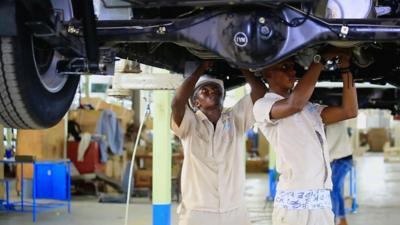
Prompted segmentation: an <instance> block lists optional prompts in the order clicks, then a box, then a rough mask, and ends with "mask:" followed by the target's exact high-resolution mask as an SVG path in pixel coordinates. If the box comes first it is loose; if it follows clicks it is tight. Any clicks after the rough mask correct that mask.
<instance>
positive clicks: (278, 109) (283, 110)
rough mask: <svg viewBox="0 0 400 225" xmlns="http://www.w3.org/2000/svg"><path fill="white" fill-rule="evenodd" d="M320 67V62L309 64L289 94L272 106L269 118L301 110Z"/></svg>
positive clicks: (279, 117) (309, 95)
mask: <svg viewBox="0 0 400 225" xmlns="http://www.w3.org/2000/svg"><path fill="white" fill-rule="evenodd" d="M322 68H323V66H322V65H321V64H317V63H313V64H311V66H310V69H309V70H308V71H307V72H306V73H305V75H304V76H303V78H302V79H301V80H300V81H299V83H298V84H297V85H296V87H295V88H294V89H293V92H292V93H291V94H290V96H289V97H288V98H285V99H282V100H280V101H277V102H276V103H275V104H274V105H273V106H272V109H271V112H270V117H271V119H281V118H285V117H288V116H291V115H293V114H295V113H297V112H299V111H301V110H302V109H303V107H304V106H305V105H306V104H307V102H308V101H309V100H310V98H311V95H312V93H313V92H314V88H315V84H316V83H317V81H318V78H319V75H320V73H321V71H322Z"/></svg>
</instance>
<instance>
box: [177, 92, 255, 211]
mask: <svg viewBox="0 0 400 225" xmlns="http://www.w3.org/2000/svg"><path fill="white" fill-rule="evenodd" d="M252 108H253V103H252V101H251V98H250V96H245V97H244V98H242V99H241V100H240V101H239V102H238V103H237V104H236V105H235V106H233V107H232V108H228V109H224V110H223V111H222V114H221V117H220V118H219V120H218V122H217V125H216V127H215V129H214V126H213V124H212V123H211V122H210V121H209V120H208V118H207V117H206V115H205V114H204V113H202V112H201V111H200V110H199V111H197V112H196V113H194V112H193V111H192V110H191V109H190V108H189V107H188V106H186V111H185V115H184V117H183V120H182V123H181V125H180V127H178V126H177V125H176V123H175V122H174V121H173V120H172V130H173V131H174V133H175V134H176V135H177V136H178V137H179V138H180V139H181V141H182V145H183V149H184V156H185V158H184V161H183V165H182V174H181V190H182V205H183V206H184V207H185V208H186V209H190V210H201V211H209V212H227V211H230V210H233V209H236V208H239V207H240V206H242V205H243V204H244V185H245V169H244V158H243V157H244V155H245V151H244V146H245V145H244V138H245V132H246V131H247V130H248V129H249V128H251V127H252V126H253V124H254V122H255V121H254V117H253V113H252Z"/></svg>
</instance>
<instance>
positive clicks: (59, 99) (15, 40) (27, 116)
mask: <svg viewBox="0 0 400 225" xmlns="http://www.w3.org/2000/svg"><path fill="white" fill-rule="evenodd" d="M26 15H28V13H26V10H25V9H24V7H23V6H22V5H21V4H17V7H16V18H17V30H18V36H16V37H0V123H1V124H3V125H4V126H6V127H13V128H22V129H36V128H48V127H51V126H53V125H55V124H56V123H58V122H59V121H60V120H61V119H62V117H63V116H64V115H65V113H66V112H67V111H68V109H69V107H70V105H71V102H72V100H73V98H74V96H75V92H76V88H77V86H78V83H79V79H80V77H79V76H66V75H60V74H57V71H56V64H57V61H58V59H60V57H61V55H60V54H59V53H58V52H57V51H55V50H54V49H52V48H51V47H50V46H48V44H47V43H45V42H44V41H41V40H39V39H37V38H35V37H33V35H32V34H31V33H30V31H29V29H28V28H27V27H25V25H24V23H25V21H28V18H26V17H27V16H26Z"/></svg>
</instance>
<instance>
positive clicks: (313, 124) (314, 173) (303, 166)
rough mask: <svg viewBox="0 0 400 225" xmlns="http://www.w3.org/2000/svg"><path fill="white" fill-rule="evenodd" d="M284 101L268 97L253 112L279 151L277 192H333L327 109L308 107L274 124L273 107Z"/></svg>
mask: <svg viewBox="0 0 400 225" xmlns="http://www.w3.org/2000/svg"><path fill="white" fill-rule="evenodd" d="M282 99H284V97H282V96H280V95H277V94H275V93H267V94H266V95H265V96H264V97H263V98H261V99H259V100H258V101H257V102H256V103H255V104H254V109H253V111H254V117H255V119H256V121H257V124H258V127H259V128H260V130H261V131H262V133H263V134H264V135H265V137H266V138H267V139H268V141H269V142H270V143H271V145H272V147H273V148H274V150H275V151H276V155H277V158H276V166H277V171H278V172H279V173H280V177H279V183H278V190H280V191H294V190H314V189H332V181H331V169H330V166H329V153H328V145H327V142H326V138H325V132H324V126H323V123H322V118H321V115H320V114H321V112H322V110H323V108H324V107H323V106H320V105H317V104H311V103H307V105H306V106H304V108H303V110H302V111H300V112H298V113H295V114H293V115H291V116H288V117H286V118H282V119H278V120H272V119H271V118H270V112H271V109H272V106H273V104H274V103H275V102H276V101H279V100H282Z"/></svg>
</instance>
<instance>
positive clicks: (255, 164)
mask: <svg viewBox="0 0 400 225" xmlns="http://www.w3.org/2000/svg"><path fill="white" fill-rule="evenodd" d="M266 171H267V166H266V163H265V162H264V160H261V159H250V160H247V161H246V172H247V173H265V172H266Z"/></svg>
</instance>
